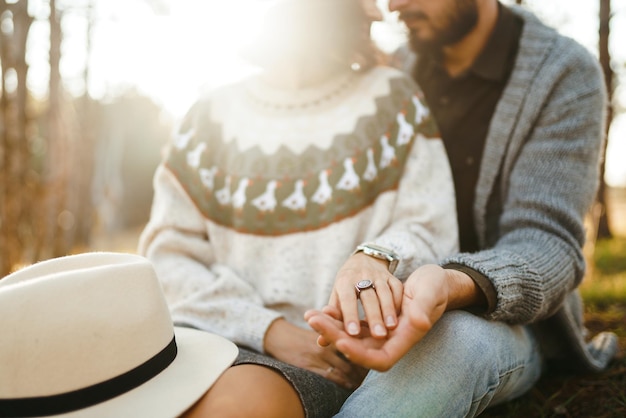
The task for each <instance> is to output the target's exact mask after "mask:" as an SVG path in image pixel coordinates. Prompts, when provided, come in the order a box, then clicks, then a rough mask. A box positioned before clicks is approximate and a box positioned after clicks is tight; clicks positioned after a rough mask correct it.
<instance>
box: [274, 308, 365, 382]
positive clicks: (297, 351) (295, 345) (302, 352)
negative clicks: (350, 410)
mask: <svg viewBox="0 0 626 418" xmlns="http://www.w3.org/2000/svg"><path fill="white" fill-rule="evenodd" d="M316 339H317V334H316V333H315V332H314V331H311V330H306V329H302V328H300V327H298V326H295V325H293V324H291V323H289V322H287V321H286V320H285V319H277V320H276V321H274V322H273V323H272V325H270V328H269V329H268V331H267V333H266V335H265V342H264V345H265V352H266V353H267V354H269V355H271V356H272V357H274V358H276V359H277V360H281V361H283V362H285V363H288V364H291V365H294V366H297V367H301V368H303V369H306V370H309V371H312V372H313V373H317V374H319V375H321V376H323V377H325V378H327V379H329V380H332V381H333V382H335V383H337V384H338V385H341V386H343V387H346V388H349V389H354V388H356V387H357V386H358V385H360V384H361V381H362V380H363V379H364V378H365V375H366V374H367V370H366V369H364V368H362V367H360V366H357V365H355V364H353V363H351V362H350V361H348V360H347V359H346V358H345V357H344V356H343V355H342V354H340V353H339V352H338V351H337V350H335V349H334V348H333V347H321V346H319V345H317V343H316Z"/></svg>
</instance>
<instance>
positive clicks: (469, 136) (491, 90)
mask: <svg viewBox="0 0 626 418" xmlns="http://www.w3.org/2000/svg"><path fill="white" fill-rule="evenodd" d="M522 26H523V21H522V20H521V19H520V18H519V17H517V16H515V15H514V14H513V13H512V12H511V11H510V10H509V9H508V8H506V7H504V6H502V5H499V13H498V20H497V23H496V26H495V28H494V31H493V33H492V34H491V37H490V38H489V40H488V42H487V44H486V46H485V48H484V50H483V52H482V53H481V54H480V55H479V56H478V58H477V59H476V61H475V62H474V63H473V64H472V66H471V67H470V68H469V69H468V70H467V71H465V72H463V73H462V74H460V75H458V76H455V77H450V76H449V75H448V73H447V71H446V70H445V68H444V67H443V64H442V62H441V61H440V59H438V57H436V56H434V55H428V54H422V55H420V57H419V60H418V64H417V66H416V69H415V78H416V81H417V82H418V83H419V85H420V86H421V88H422V90H423V91H424V95H425V96H426V101H427V102H428V104H429V106H430V109H431V111H432V113H433V115H434V117H435V120H436V121H437V124H438V125H439V129H440V132H441V136H442V139H443V142H444V144H445V147H446V151H447V152H448V157H449V159H450V164H451V167H452V175H453V177H454V185H455V191H456V199H457V216H458V222H459V239H460V248H461V251H463V252H474V251H477V250H478V249H479V245H478V239H477V235H476V228H475V226H474V220H473V207H474V197H475V189H476V183H477V181H478V173H479V167H480V162H481V158H482V154H483V148H484V145H485V138H486V136H487V131H488V129H489V124H490V121H491V118H492V116H493V113H494V110H495V107H496V105H497V104H498V100H499V99H500V96H501V94H502V91H503V90H504V87H505V86H506V84H507V82H508V79H509V76H510V74H511V71H512V69H513V65H514V62H515V56H516V54H517V49H518V43H519V37H520V34H521V31H522Z"/></svg>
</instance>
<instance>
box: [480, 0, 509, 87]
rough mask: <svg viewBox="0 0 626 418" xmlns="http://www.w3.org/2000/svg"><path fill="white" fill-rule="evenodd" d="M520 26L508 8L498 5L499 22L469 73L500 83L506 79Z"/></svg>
mask: <svg viewBox="0 0 626 418" xmlns="http://www.w3.org/2000/svg"><path fill="white" fill-rule="evenodd" d="M518 24H519V22H518V21H517V19H516V17H515V15H514V14H513V12H512V11H511V9H509V8H508V7H504V6H502V4H500V3H498V20H497V21H496V26H495V27H494V29H493V32H492V33H491V36H490V37H489V40H488V41H487V44H486V45H485V48H484V49H483V52H482V53H481V54H480V55H479V56H478V58H476V61H474V64H473V65H472V67H471V68H470V70H469V71H471V72H473V73H474V74H476V75H478V76H479V77H482V78H485V79H488V80H493V81H500V80H503V79H504V78H506V76H507V68H508V67H509V64H510V62H509V60H510V59H511V51H513V50H515V49H516V42H517V39H516V36H515V33H516V30H515V28H516V26H517V25H518Z"/></svg>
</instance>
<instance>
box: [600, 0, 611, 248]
mask: <svg viewBox="0 0 626 418" xmlns="http://www.w3.org/2000/svg"><path fill="white" fill-rule="evenodd" d="M599 18H600V28H599V35H600V39H599V45H598V47H599V54H600V56H599V59H600V64H601V66H602V69H603V72H604V79H605V82H606V88H607V92H608V97H609V109H608V113H607V123H606V132H605V134H606V135H607V136H608V132H609V128H610V126H611V121H612V120H613V91H614V88H613V70H612V69H611V54H610V52H609V36H610V21H611V0H600V15H599ZM602 155H604V157H605V158H603V159H602V165H601V167H600V188H599V190H598V205H599V206H600V215H599V216H600V218H599V219H598V229H597V238H601V239H602V238H611V237H612V236H613V234H612V233H611V229H610V224H609V215H610V214H609V213H608V211H607V210H606V208H607V205H606V194H607V193H606V183H605V181H604V171H605V161H606V143H605V145H604V149H603V150H602Z"/></svg>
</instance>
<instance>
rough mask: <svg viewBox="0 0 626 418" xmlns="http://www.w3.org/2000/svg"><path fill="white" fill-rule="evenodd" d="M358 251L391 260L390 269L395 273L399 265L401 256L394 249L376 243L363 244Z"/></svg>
mask: <svg viewBox="0 0 626 418" xmlns="http://www.w3.org/2000/svg"><path fill="white" fill-rule="evenodd" d="M357 251H363V253H365V254H366V255H369V256H371V257H374V258H379V259H381V260H387V261H388V262H389V271H390V272H391V273H393V272H394V271H395V270H396V267H397V266H398V261H399V260H400V257H398V254H396V253H395V252H394V251H392V250H389V249H387V248H383V247H380V246H378V245H375V244H362V245H359V246H358V247H357Z"/></svg>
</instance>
